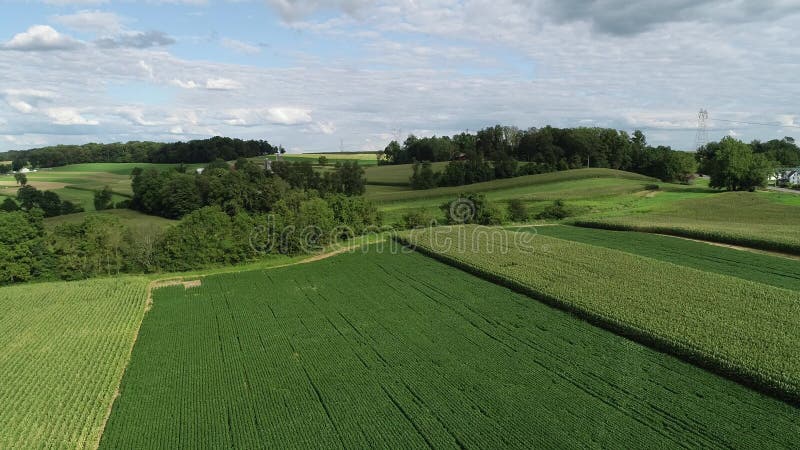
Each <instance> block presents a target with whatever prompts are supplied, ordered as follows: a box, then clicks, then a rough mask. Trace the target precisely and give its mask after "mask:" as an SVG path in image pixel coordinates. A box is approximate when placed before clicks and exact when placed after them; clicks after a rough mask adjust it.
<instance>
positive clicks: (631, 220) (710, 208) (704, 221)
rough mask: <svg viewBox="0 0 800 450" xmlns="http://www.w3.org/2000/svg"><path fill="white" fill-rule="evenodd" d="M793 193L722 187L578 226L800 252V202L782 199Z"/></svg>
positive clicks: (581, 221)
mask: <svg viewBox="0 0 800 450" xmlns="http://www.w3.org/2000/svg"><path fill="white" fill-rule="evenodd" d="M787 195H792V194H776V193H753V192H724V193H720V194H716V195H712V196H708V197H705V198H692V199H685V200H680V201H676V202H672V203H668V204H662V205H660V207H658V208H654V209H653V210H651V211H647V212H645V213H642V214H628V215H624V216H612V217H600V218H593V219H586V220H579V221H577V222H576V224H577V225H581V226H588V227H597V228H605V229H612V230H628V231H642V232H651V233H661V234H672V235H676V236H683V237H689V238H696V239H703V240H709V241H715V242H722V243H726V244H733V245H742V246H745V247H753V248H760V249H764V250H773V251H779V252H787V253H793V254H800V227H798V226H797V223H796V219H797V217H798V216H800V206H796V205H793V204H791V203H789V202H785V201H780V199H779V197H781V196H787Z"/></svg>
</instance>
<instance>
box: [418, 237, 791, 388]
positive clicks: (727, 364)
mask: <svg viewBox="0 0 800 450" xmlns="http://www.w3.org/2000/svg"><path fill="white" fill-rule="evenodd" d="M404 239H405V242H406V243H409V244H411V245H413V246H414V247H416V248H417V249H419V250H421V251H423V252H425V253H427V254H429V255H431V256H433V257H436V258H438V259H440V260H443V261H445V262H447V263H449V264H451V265H455V266H457V267H460V268H463V269H465V270H468V271H470V272H473V273H475V274H477V275H479V276H482V277H484V278H489V279H491V280H493V281H495V282H498V283H501V284H504V285H506V286H508V287H510V288H512V289H515V290H518V291H521V292H524V293H526V294H528V295H531V296H533V297H535V298H538V299H540V300H542V301H545V302H547V303H549V304H552V305H555V306H558V307H560V308H563V309H567V310H569V311H571V312H573V313H575V314H577V315H579V316H582V317H584V318H585V319H588V320H590V321H591V322H593V323H596V324H599V325H601V326H603V327H606V328H609V329H611V330H613V331H615V332H617V333H619V334H622V335H624V336H629V337H631V338H633V339H635V340H638V341H640V342H643V343H646V344H649V345H652V346H655V347H657V348H659V349H662V350H665V351H668V352H671V353H673V354H677V355H679V356H681V357H684V358H686V359H688V360H690V361H692V362H695V363H698V364H700V365H702V366H704V367H707V368H711V369H713V370H715V371H717V372H719V373H722V374H724V375H727V376H729V377H732V378H735V379H736V380H738V381H740V382H743V383H746V384H749V385H752V386H754V387H758V388H760V389H762V390H765V391H769V392H771V393H773V394H775V395H779V396H781V397H783V398H784V399H787V400H789V401H793V402H796V401H798V399H800V359H798V358H797V349H798V348H800V293H798V292H795V291H790V290H786V289H781V288H777V287H773V286H768V285H764V284H759V283H754V282H750V281H745V280H741V279H737V278H733V277H729V276H724V275H719V274H714V273H708V272H703V271H700V270H695V269H690V268H687V267H681V266H678V265H674V264H670V263H665V262H661V261H655V260H652V259H649V258H642V257H638V256H635V255H631V254H628V253H624V252H619V251H615V250H610V249H605V248H600V247H595V246H591V245H585V244H580V243H576V242H569V241H564V240H560V239H554V238H549V237H545V236H536V237H535V238H533V239H532V240H531V239H530V238H528V239H520V236H519V234H518V233H514V232H511V231H504V230H490V231H487V230H486V229H483V230H481V228H480V227H455V228H449V229H432V230H431V229H429V230H419V231H414V232H412V233H410V234H409V235H408V237H406V238H404Z"/></svg>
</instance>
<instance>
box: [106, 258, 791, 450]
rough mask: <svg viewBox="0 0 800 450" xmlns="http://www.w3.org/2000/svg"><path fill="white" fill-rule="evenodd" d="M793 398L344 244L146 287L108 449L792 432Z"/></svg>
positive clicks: (704, 437) (425, 264)
mask: <svg viewBox="0 0 800 450" xmlns="http://www.w3.org/2000/svg"><path fill="white" fill-rule="evenodd" d="M356 273H357V274H359V275H358V280H355V279H354V278H353V277H352V275H351V274H356ZM796 414H797V410H796V409H794V408H793V407H791V406H788V405H786V404H784V403H781V402H779V401H777V400H773V399H771V398H768V397H765V396H763V395H761V394H758V393H756V392H754V391H750V390H748V389H745V388H743V387H741V386H739V385H737V384H735V383H733V382H730V381H727V380H724V379H722V378H719V377H717V376H714V375H712V374H710V373H708V372H705V371H702V370H700V369H698V368H696V367H693V366H691V365H689V364H686V363H683V362H681V361H679V360H676V359H674V358H672V357H670V356H667V355H664V354H662V353H658V352H654V351H652V350H649V349H647V348H645V347H642V346H639V345H636V344H632V343H631V342H629V341H627V340H625V339H623V338H620V337H618V336H616V335H614V334H612V333H609V332H606V331H604V330H601V329H599V328H596V327H593V326H591V325H589V324H587V323H585V322H583V321H580V320H578V319H576V318H574V317H572V316H570V315H568V314H566V313H563V312H560V311H558V310H555V309H552V308H549V307H547V306H545V305H543V304H541V303H539V302H537V301H535V300H532V299H530V298H527V297H524V296H521V295H518V294H514V293H513V292H511V291H509V290H507V289H504V288H501V287H499V286H496V285H493V284H491V283H488V282H485V281H483V280H480V279H478V278H476V277H473V276H470V275H468V274H466V273H464V272H461V271H459V270H456V269H453V268H450V267H448V266H446V265H443V264H440V263H437V262H435V261H433V260H431V259H428V258H425V257H423V256H421V255H419V254H397V255H392V254H377V253H370V254H368V255H362V254H346V255H342V256H339V257H336V258H332V259H329V260H325V261H320V262H317V263H314V264H308V265H301V266H293V267H286V268H279V269H274V270H269V271H256V272H247V273H238V274H230V275H222V276H212V277H208V278H205V279H203V281H202V286H200V287H196V288H191V289H185V288H184V287H169V288H164V289H160V290H157V291H156V292H155V297H154V306H153V309H152V310H151V311H150V312H149V313H148V314H147V316H146V319H145V321H144V322H143V324H142V329H141V333H140V335H139V339H138V341H137V343H136V347H135V349H134V352H133V356H132V360H131V363H130V366H129V368H128V370H127V372H126V374H125V377H124V379H123V383H122V386H121V392H120V396H119V397H118V399H117V401H116V403H115V405H114V408H113V412H112V415H111V417H110V420H109V422H108V426H107V428H106V430H105V433H104V435H103V439H102V443H101V448H120V447H130V448H177V447H181V448H223V447H232V448H261V447H275V448H342V447H345V448H368V447H390V448H401V447H404V448H414V447H432V448H530V447H531V446H542V447H549V446H560V447H575V446H585V445H590V446H607V447H628V448H635V447H650V448H653V447H674V446H681V445H690V446H720V447H726V446H740V447H748V446H752V445H766V446H785V445H792V444H793V442H794V436H796V435H797V434H798V433H799V432H800V424H798V422H797V421H796V420H795V419H796Z"/></svg>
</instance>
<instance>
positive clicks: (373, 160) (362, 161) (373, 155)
mask: <svg viewBox="0 0 800 450" xmlns="http://www.w3.org/2000/svg"><path fill="white" fill-rule="evenodd" d="M320 156H324V157H325V158H327V159H328V164H330V165H333V164H336V162H337V161H341V162H344V161H351V162H352V161H355V162H357V163H358V164H359V165H362V166H377V165H378V157H377V152H365V153H356V152H331V153H285V154H283V155H281V159H285V160H286V161H308V162H310V163H312V164H315V165H316V164H317V162H318V161H319V157H320ZM269 158H270V159H274V158H275V157H274V156H269ZM260 159H261V160H262V161H263V159H264V158H263V157H261V158H260Z"/></svg>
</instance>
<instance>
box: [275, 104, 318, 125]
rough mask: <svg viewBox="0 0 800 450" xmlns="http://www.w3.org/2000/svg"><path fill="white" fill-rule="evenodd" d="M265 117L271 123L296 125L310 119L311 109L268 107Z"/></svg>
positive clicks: (307, 121)
mask: <svg viewBox="0 0 800 450" xmlns="http://www.w3.org/2000/svg"><path fill="white" fill-rule="evenodd" d="M266 117H267V120H269V121H270V122H271V123H274V124H278V125H298V124H304V123H309V122H311V121H312V119H311V111H309V110H308V109H304V108H291V107H281V108H269V109H268V110H267V114H266Z"/></svg>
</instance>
